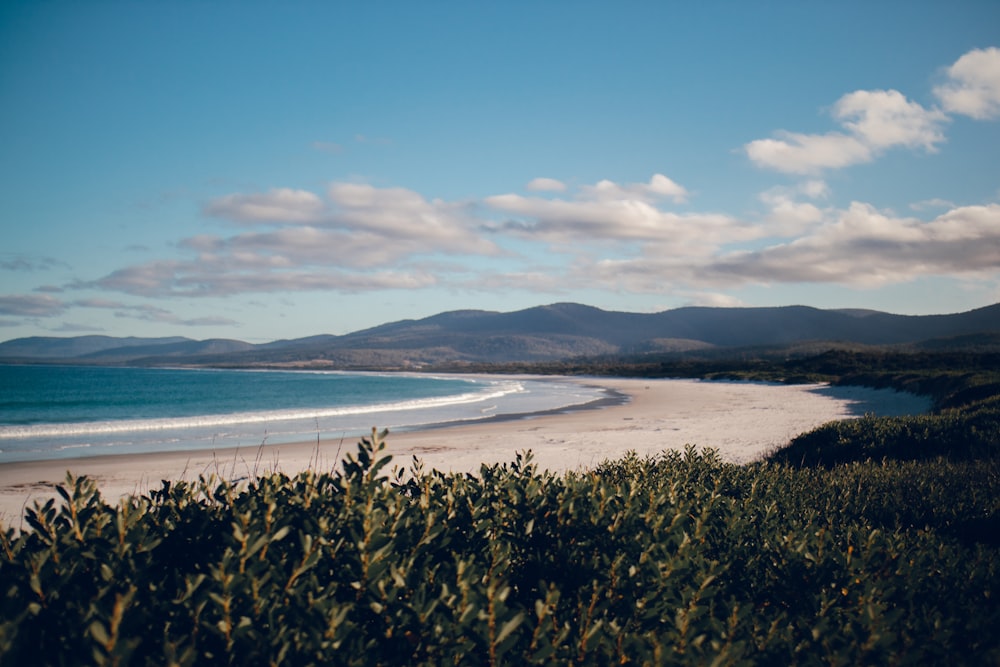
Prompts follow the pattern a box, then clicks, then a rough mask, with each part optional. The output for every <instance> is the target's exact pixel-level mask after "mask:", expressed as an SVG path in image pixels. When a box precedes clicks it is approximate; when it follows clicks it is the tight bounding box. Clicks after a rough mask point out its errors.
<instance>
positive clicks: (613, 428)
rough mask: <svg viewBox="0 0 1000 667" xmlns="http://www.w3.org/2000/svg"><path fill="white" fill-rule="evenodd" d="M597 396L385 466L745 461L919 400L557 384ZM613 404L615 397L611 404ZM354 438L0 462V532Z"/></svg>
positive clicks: (457, 435) (434, 437) (237, 473)
mask: <svg viewBox="0 0 1000 667" xmlns="http://www.w3.org/2000/svg"><path fill="white" fill-rule="evenodd" d="M558 379H560V380H561V381H569V382H577V383H579V384H585V385H590V386H597V387H601V388H603V389H604V390H605V391H606V392H607V394H608V399H602V400H598V401H593V402H591V403H589V404H586V405H583V406H578V407H576V408H573V409H566V410H557V411H550V412H543V413H536V414H532V415H524V416H507V417H504V418H500V419H496V420H484V421H476V422H469V423H453V424H443V425H437V426H431V427H425V428H421V429H419V430H410V431H400V432H395V433H390V434H389V437H388V438H387V441H386V442H387V448H386V449H387V453H388V454H391V455H392V456H393V462H392V463H391V464H390V468H391V467H393V466H399V467H409V465H410V464H411V462H412V457H413V456H416V457H417V458H419V459H420V460H421V462H422V463H423V466H424V469H425V470H430V469H432V468H437V469H439V470H442V471H445V472H475V471H476V470H477V469H478V468H479V466H480V464H482V463H501V462H509V461H513V460H514V458H515V456H516V454H517V453H518V452H524V451H526V450H531V451H532V454H533V459H534V462H535V463H536V464H537V465H538V467H539V468H540V469H549V470H552V471H554V472H562V471H567V470H579V469H586V468H590V467H593V466H596V465H598V464H600V463H601V462H602V461H604V460H606V459H614V458H616V457H619V456H621V455H622V454H624V453H626V452H628V451H635V452H636V453H637V454H639V455H640V456H642V455H646V454H656V453H659V452H661V451H664V450H668V449H683V448H684V447H685V446H686V445H688V444H691V445H695V446H697V447H698V448H704V447H711V448H713V449H716V450H718V452H719V455H720V456H721V457H722V458H723V459H724V460H726V461H731V462H735V463H746V462H749V461H752V460H755V459H758V458H761V457H762V456H764V455H765V454H767V453H768V452H770V451H772V450H774V449H776V448H778V447H781V446H783V445H784V444H787V443H788V442H789V441H790V440H791V439H792V438H794V437H795V436H797V435H799V434H801V433H804V432H806V431H809V430H811V429H813V428H815V427H817V426H819V425H821V424H823V423H826V422H828V421H833V420H837V419H846V418H850V417H857V416H861V415H863V414H865V413H869V412H872V413H875V414H879V415H898V414H915V413H919V412H923V411H926V410H927V409H928V408H929V400H928V399H925V398H923V397H919V396H915V395H912V394H902V393H898V392H895V391H893V390H888V389H880V390H876V389H867V388H860V387H831V386H828V385H772V384H758V383H743V382H717V381H713V382H709V381H702V380H676V379H632V378H612V377H607V378H605V377H600V378H598V377H560V378H558ZM616 396H618V397H617V398H616ZM359 439H360V437H359V436H354V437H344V438H336V439H319V440H318V442H317V440H312V441H307V442H299V443H291V444H262V445H259V446H256V447H244V448H240V449H225V450H218V451H212V450H198V451H182V452H164V453H146V454H115V455H108V456H100V457H90V458H78V459H57V460H47V461H26V462H17V463H6V464H0V525H2V526H9V527H14V528H18V527H20V526H21V523H22V519H23V514H24V512H23V510H24V508H26V507H30V506H32V505H33V504H34V503H35V502H38V501H41V502H45V501H46V500H47V499H49V498H58V496H57V494H56V492H55V485H58V484H61V483H63V482H64V480H65V477H66V472H67V470H69V471H72V473H73V474H74V475H76V476H82V475H86V476H88V477H91V478H92V479H94V480H95V481H96V482H97V484H98V487H99V488H100V489H101V492H102V494H103V496H104V498H105V500H106V501H108V502H115V500H116V499H117V498H119V497H121V496H122V495H127V494H137V493H138V494H142V493H147V492H148V491H150V490H154V489H158V488H159V487H160V482H161V480H172V481H180V480H187V481H191V480H197V479H198V477H199V475H205V476H208V475H211V474H215V475H218V476H221V477H225V478H227V479H240V478H246V477H248V476H251V475H253V474H268V473H271V472H282V473H285V474H288V475H294V474H296V473H298V472H301V471H303V470H306V469H310V468H312V469H316V470H330V469H332V468H333V467H334V466H335V465H336V464H337V462H338V461H340V460H341V459H342V458H343V457H344V456H345V455H346V454H348V453H353V452H355V451H356V450H355V447H356V444H357V441H358V440H359Z"/></svg>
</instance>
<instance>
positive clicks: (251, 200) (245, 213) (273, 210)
mask: <svg viewBox="0 0 1000 667" xmlns="http://www.w3.org/2000/svg"><path fill="white" fill-rule="evenodd" d="M323 208H324V207H323V201H322V200H321V199H320V198H319V197H318V196H316V195H315V194H314V193H312V192H309V191H307V190H293V189H291V188H277V189H274V190H269V191H268V192H263V193H253V194H231V195H226V196H224V197H219V198H218V199H214V200H212V201H211V202H209V203H208V205H207V206H205V213H206V214H208V215H212V216H215V217H219V218H225V219H227V220H233V221H235V222H246V223H288V222H311V221H314V220H316V219H318V218H319V217H320V215H321V214H322V212H323Z"/></svg>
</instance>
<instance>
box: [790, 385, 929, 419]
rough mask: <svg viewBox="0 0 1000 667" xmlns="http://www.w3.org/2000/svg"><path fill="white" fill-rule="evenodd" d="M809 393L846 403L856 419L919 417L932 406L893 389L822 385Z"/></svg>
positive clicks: (925, 399) (920, 399)
mask: <svg viewBox="0 0 1000 667" xmlns="http://www.w3.org/2000/svg"><path fill="white" fill-rule="evenodd" d="M809 391H810V392H812V393H814V394H819V395H820V396H825V397H827V398H834V399H837V400H841V401H847V408H848V410H850V412H851V414H852V415H854V416H856V417H861V416H863V415H866V414H875V415H878V416H880V417H902V416H906V415H920V414H926V413H928V412H930V410H931V408H932V407H933V404H934V402H933V400H931V398H929V397H927V396H919V395H917V394H911V393H908V392H903V391H896V390H895V389H872V388H870V387H851V386H833V385H824V386H821V387H816V388H814V389H810V390H809Z"/></svg>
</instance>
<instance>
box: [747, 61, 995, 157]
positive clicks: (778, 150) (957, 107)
mask: <svg viewBox="0 0 1000 667" xmlns="http://www.w3.org/2000/svg"><path fill="white" fill-rule="evenodd" d="M947 75H948V79H949V80H948V81H947V82H946V83H945V84H943V85H940V86H937V87H935V88H934V94H935V95H936V96H937V98H938V99H939V100H940V101H941V104H942V106H943V107H944V111H942V110H941V109H936V108H931V109H928V108H926V107H924V106H922V105H920V104H919V103H917V102H913V101H911V100H908V99H906V97H905V96H904V95H903V94H902V93H900V92H899V91H897V90H857V91H854V92H852V93H848V94H846V95H844V96H843V97H841V98H840V99H839V100H837V102H836V103H835V104H834V105H833V109H832V115H833V117H834V119H835V120H836V121H838V123H839V124H840V126H841V128H842V131H833V132H828V133H826V134H798V133H793V132H786V131H778V132H776V133H775V135H776V136H775V137H774V138H770V139H757V140H755V141H751V142H749V143H747V144H745V145H744V146H743V149H744V151H745V152H746V154H747V156H748V157H749V158H750V160H752V161H753V162H754V163H755V164H757V165H759V166H761V167H765V168H768V169H775V170H777V171H781V172H785V173H790V174H809V173H815V172H818V171H821V170H823V169H839V168H842V167H848V166H851V165H854V164H861V163H865V162H871V161H872V160H874V159H875V158H876V157H878V156H879V155H881V154H882V153H883V152H884V151H886V150H889V149H891V148H895V147H906V148H910V149H917V148H922V149H923V150H926V151H928V152H934V151H935V150H937V146H938V144H940V143H942V142H944V140H945V136H944V131H943V129H942V127H943V125H944V124H945V123H946V122H948V120H949V116H948V115H947V114H946V113H945V112H949V113H953V114H964V115H967V116H971V117H973V118H977V119H980V120H983V119H989V118H997V117H1000V49H998V48H996V47H990V48H988V49H975V50H973V51H969V52H968V53H966V54H965V55H963V56H962V57H961V58H959V59H958V60H957V61H956V62H955V63H954V64H953V65H952V66H951V67H949V68H948V69H947Z"/></svg>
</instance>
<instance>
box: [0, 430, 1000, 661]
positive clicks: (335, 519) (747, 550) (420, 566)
mask: <svg viewBox="0 0 1000 667" xmlns="http://www.w3.org/2000/svg"><path fill="white" fill-rule="evenodd" d="M383 435H384V434H381V435H380V434H376V433H373V436H372V438H366V439H364V440H363V441H362V442H361V443H360V445H359V447H358V452H357V454H356V455H352V456H349V457H348V459H347V460H346V461H345V462H344V464H343V466H342V470H340V471H333V472H329V473H317V472H313V471H309V472H305V473H302V474H299V475H296V476H294V477H287V476H284V475H272V476H267V477H261V478H259V479H254V480H251V481H249V482H245V483H241V484H231V483H228V482H226V481H222V480H218V479H215V478H207V479H206V478H201V479H199V480H198V481H197V482H194V483H174V484H169V483H166V482H165V483H164V484H163V486H162V488H161V489H159V490H157V491H155V492H152V493H150V494H148V495H147V496H142V497H133V498H128V499H125V500H122V501H121V502H120V503H118V504H117V505H110V504H107V503H105V502H104V501H103V500H102V498H101V496H100V494H99V492H98V491H97V490H96V487H95V486H94V484H93V483H92V482H91V481H89V480H87V479H84V478H73V477H68V478H67V482H66V484H65V486H64V487H62V489H61V490H60V493H61V495H62V497H63V502H62V503H61V504H59V505H56V504H55V503H53V502H49V503H46V504H44V505H40V504H39V505H36V506H35V507H34V508H32V509H29V510H28V511H27V515H26V519H27V522H28V524H29V525H30V526H31V530H30V531H26V532H25V533H23V534H20V535H15V533H14V532H13V531H12V530H10V529H7V530H3V531H0V542H2V545H0V547H2V548H0V582H2V587H0V664H3V665H19V664H88V663H95V664H137V665H141V664H151V665H190V664H199V665H201V664H240V665H244V664H260V665H265V664H279V663H282V664H331V665H377V664H383V665H396V664H424V665H441V664H456V665H495V664H579V665H591V664H593V665H605V664H612V663H615V664H649V665H662V664H697V665H704V664H720V665H723V664H730V665H740V664H783V665H785V664H787V665H797V664H798V665H809V664H917V665H922V664H943V663H948V664H970V665H972V664H976V665H981V664H998V662H1000V638H998V636H997V634H996V632H995V628H996V627H1000V605H998V604H997V601H996V600H995V599H994V596H995V594H996V591H998V590H1000V586H998V584H1000V579H998V574H1000V572H998V558H997V556H998V547H997V544H996V542H995V541H991V540H990V539H988V535H989V531H988V530H987V531H979V532H977V531H976V530H973V529H970V528H969V527H970V526H973V527H974V526H976V525H978V524H976V522H983V521H985V522H989V521H992V520H994V519H995V517H996V516H997V509H998V507H997V505H998V503H1000V500H998V499H1000V476H998V475H997V469H996V466H995V464H993V463H991V462H988V461H986V462H977V461H963V462H949V461H945V460H935V461H931V462H890V463H884V464H872V463H867V464H861V463H858V464H852V465H846V466H839V467H837V468H834V469H832V470H824V469H804V470H799V469H794V468H792V467H789V466H786V465H779V464H773V463H757V464H751V465H746V466H738V465H735V464H727V463H723V462H721V461H720V460H719V458H718V457H717V456H716V455H715V454H714V453H713V452H711V451H708V452H702V453H699V452H697V451H696V450H694V449H693V448H689V449H688V450H686V451H685V452H668V453H664V454H662V455H660V456H657V457H646V458H640V457H638V456H636V455H628V456H625V457H623V458H621V459H618V460H615V461H608V462H605V463H604V464H602V465H600V466H598V467H597V468H596V469H594V470H593V471H590V472H586V473H566V474H564V475H554V474H551V473H548V472H541V471H539V470H537V468H536V467H535V465H534V464H533V463H532V462H531V458H530V454H528V455H524V456H518V457H517V458H516V460H515V461H513V462H512V463H509V464H503V465H491V466H483V467H482V468H481V469H480V471H479V474H478V475H462V474H443V473H441V472H437V471H430V472H425V471H424V470H423V469H422V468H421V466H420V464H419V462H417V461H416V460H414V463H413V465H412V466H411V468H410V469H409V470H407V471H403V470H400V469H396V470H395V471H394V472H389V471H388V467H387V466H388V464H389V458H388V457H387V456H385V455H384V451H383V440H382V436H383Z"/></svg>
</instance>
